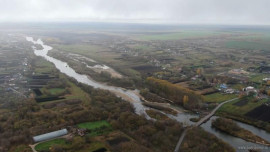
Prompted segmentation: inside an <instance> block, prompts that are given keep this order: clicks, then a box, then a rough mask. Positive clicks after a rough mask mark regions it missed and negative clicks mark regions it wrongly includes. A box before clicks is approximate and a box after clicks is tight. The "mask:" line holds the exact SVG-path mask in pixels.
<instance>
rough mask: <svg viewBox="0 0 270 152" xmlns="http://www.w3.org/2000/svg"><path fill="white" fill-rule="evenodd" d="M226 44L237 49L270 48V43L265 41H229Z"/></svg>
mask: <svg viewBox="0 0 270 152" xmlns="http://www.w3.org/2000/svg"><path fill="white" fill-rule="evenodd" d="M225 46H227V47H229V48H237V49H257V50H269V49H270V44H269V43H268V42H264V41H240V40H239V41H238V40H237V41H228V42H226V43H225Z"/></svg>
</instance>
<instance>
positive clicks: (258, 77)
mask: <svg viewBox="0 0 270 152" xmlns="http://www.w3.org/2000/svg"><path fill="white" fill-rule="evenodd" d="M268 77H269V75H267V74H256V75H254V76H251V78H250V81H252V82H262V81H263V79H264V78H268Z"/></svg>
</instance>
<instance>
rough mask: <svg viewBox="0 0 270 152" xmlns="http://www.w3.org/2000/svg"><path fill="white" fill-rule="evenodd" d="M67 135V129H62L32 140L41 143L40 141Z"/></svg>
mask: <svg viewBox="0 0 270 152" xmlns="http://www.w3.org/2000/svg"><path fill="white" fill-rule="evenodd" d="M67 133H68V131H67V129H62V130H58V131H54V132H49V133H46V134H42V135H38V136H35V137H33V140H34V141H35V142H41V141H45V140H50V139H53V138H57V137H60V136H64V135H66V134H67Z"/></svg>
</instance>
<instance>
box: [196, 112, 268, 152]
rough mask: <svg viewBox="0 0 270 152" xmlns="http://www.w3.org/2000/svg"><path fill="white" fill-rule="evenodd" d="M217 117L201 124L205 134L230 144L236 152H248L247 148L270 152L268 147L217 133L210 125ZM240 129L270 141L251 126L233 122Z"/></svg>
mask: <svg viewBox="0 0 270 152" xmlns="http://www.w3.org/2000/svg"><path fill="white" fill-rule="evenodd" d="M216 118H218V117H216V116H213V117H211V118H210V120H208V121H207V122H206V123H204V124H202V125H201V127H202V128H203V129H204V130H206V131H207V132H210V133H212V134H214V135H215V136H217V137H218V138H220V139H222V140H223V141H225V142H226V143H228V144H230V145H231V146H232V147H234V148H235V149H236V151H237V152H248V150H247V149H249V148H256V149H260V150H261V152H269V151H270V147H267V146H264V145H260V144H256V143H252V142H247V141H245V140H243V139H241V138H237V137H233V136H231V135H229V134H226V133H224V132H222V131H219V130H217V129H215V128H213V127H211V123H212V120H214V119H216ZM235 122H236V123H237V124H238V125H239V126H240V127H242V128H245V129H246V130H249V131H251V132H253V133H254V134H256V135H258V136H260V137H262V138H264V139H266V140H268V141H270V140H269V139H270V134H269V133H267V132H265V131H263V130H261V129H259V128H256V127H253V126H250V125H248V124H244V123H241V122H238V121H235Z"/></svg>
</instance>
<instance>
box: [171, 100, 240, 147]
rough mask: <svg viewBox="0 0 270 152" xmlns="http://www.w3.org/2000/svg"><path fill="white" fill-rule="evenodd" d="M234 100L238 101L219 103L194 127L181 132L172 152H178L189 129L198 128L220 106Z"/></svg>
mask: <svg viewBox="0 0 270 152" xmlns="http://www.w3.org/2000/svg"><path fill="white" fill-rule="evenodd" d="M236 99H238V98H234V99H231V100H227V101H224V102H222V103H220V104H219V105H218V106H217V107H216V108H215V109H213V110H212V111H211V112H210V113H209V114H208V115H206V116H205V117H203V118H202V119H201V120H200V121H198V122H197V123H196V124H195V125H192V126H190V127H187V128H186V129H185V130H184V131H183V133H182V134H181V136H180V138H179V140H178V142H177V145H176V147H175V149H174V152H179V150H180V146H181V144H182V142H183V140H184V138H185V136H186V133H187V131H188V130H189V129H191V128H192V127H198V126H200V125H201V124H203V123H204V122H206V121H207V120H209V119H210V118H211V117H212V116H213V115H214V114H215V113H216V111H217V110H218V109H219V108H220V107H221V106H223V105H224V104H226V103H229V102H232V101H234V100H236Z"/></svg>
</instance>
